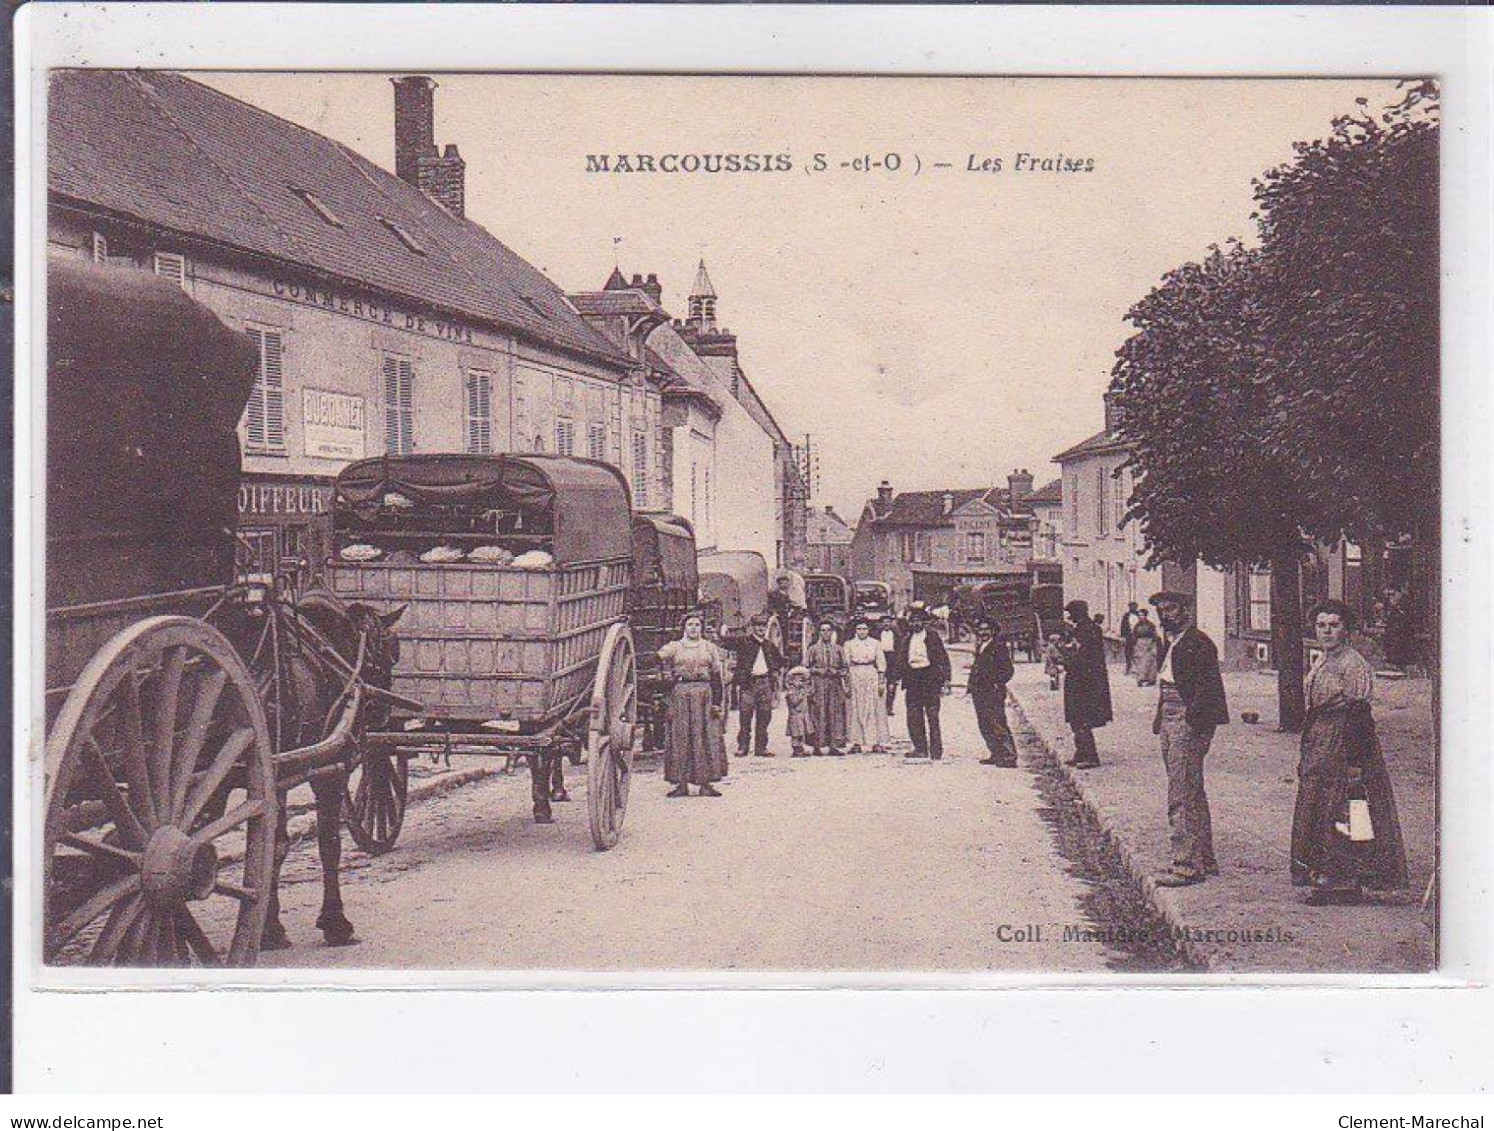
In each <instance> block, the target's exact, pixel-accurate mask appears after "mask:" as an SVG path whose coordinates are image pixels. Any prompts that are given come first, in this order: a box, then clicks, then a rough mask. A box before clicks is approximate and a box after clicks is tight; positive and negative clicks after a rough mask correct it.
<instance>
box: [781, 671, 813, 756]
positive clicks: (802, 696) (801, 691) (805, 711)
mask: <svg viewBox="0 0 1494 1131" xmlns="http://www.w3.org/2000/svg"><path fill="white" fill-rule="evenodd" d="M783 701H784V704H785V705H786V706H787V707H788V736H789V742H790V743H791V744H792V746H793V753H791V754H790V755H789V757H791V758H807V757H809V755H808V753H807V752H806V751H805V749H804V744H805V742H807V741H809V737H810V735H809V726H810V722H809V669H808V668H806V667H804V666H802V665H800V666H799V667H794V668H790V669H789V671H788V675H786V676H785V677H784V681H783Z"/></svg>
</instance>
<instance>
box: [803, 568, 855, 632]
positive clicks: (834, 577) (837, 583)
mask: <svg viewBox="0 0 1494 1131" xmlns="http://www.w3.org/2000/svg"><path fill="white" fill-rule="evenodd" d="M804 590H805V593H806V595H807V601H806V604H807V605H808V607H809V619H810V620H811V621H813V622H814V623H815V624H818V623H820V622H822V621H826V620H829V621H833V622H834V623H835V629H836V632H837V633H839V634H840V636H841V637H842V638H844V637H845V635H846V629H847V626H848V625H849V623H850V621H851V619H852V617H851V584H850V582H848V581H847V580H846V579H845V578H843V577H841V576H840V575H839V574H834V573H809V574H805V575H804Z"/></svg>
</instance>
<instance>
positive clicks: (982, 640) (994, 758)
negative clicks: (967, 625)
mask: <svg viewBox="0 0 1494 1131" xmlns="http://www.w3.org/2000/svg"><path fill="white" fill-rule="evenodd" d="M1015 671H1016V669H1015V668H1014V667H1013V666H1012V654H1011V652H1010V651H1009V650H1008V649H1007V646H1006V641H1005V640H1003V639H1002V638H1001V626H1000V625H999V624H997V623H996V622H995V621H993V620H990V619H989V618H986V617H981V618H980V619H978V620H977V621H976V622H975V659H974V661H973V662H972V663H971V665H970V675H969V677H968V678H967V679H966V681H965V694H967V695H968V696H970V700H971V702H972V703H973V704H974V705H975V721H976V723H977V724H978V725H979V726H980V734H981V737H982V738H984V739H985V740H986V748H987V749H988V750H990V752H991V756H990V757H989V758H982V759H981V760H980V764H981V765H982V766H1007V767H1012V766H1015V765H1016V764H1017V744H1016V743H1015V742H1014V741H1013V740H1012V730H1011V727H1009V726H1008V725H1007V722H1006V685H1007V684H1008V683H1010V682H1011V678H1012V675H1013V674H1014V673H1015Z"/></svg>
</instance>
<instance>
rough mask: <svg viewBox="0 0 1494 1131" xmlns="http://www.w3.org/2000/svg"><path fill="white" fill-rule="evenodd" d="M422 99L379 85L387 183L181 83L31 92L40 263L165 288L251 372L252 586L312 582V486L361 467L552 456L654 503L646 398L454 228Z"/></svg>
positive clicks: (333, 152)
mask: <svg viewBox="0 0 1494 1131" xmlns="http://www.w3.org/2000/svg"><path fill="white" fill-rule="evenodd" d="M435 89H436V84H435V83H434V82H432V81H431V80H429V79H426V78H422V77H409V78H403V79H398V80H396V81H395V84H394V104H395V135H396V150H397V153H396V167H397V169H398V171H399V173H400V174H401V175H395V174H394V173H390V172H388V171H387V170H384V169H381V168H379V167H378V166H377V165H374V164H373V163H372V162H370V161H367V160H365V159H364V158H362V157H360V156H358V155H357V154H356V153H354V152H352V151H351V150H349V149H348V148H346V147H345V146H342V145H340V144H338V143H336V142H334V141H332V140H330V139H328V138H326V137H323V136H321V135H319V134H316V133H314V132H312V131H310V130H306V129H303V128H302V127H300V126H297V125H294V124H292V123H290V122H288V121H285V120H284V119H281V118H278V117H275V116H274V115H272V114H269V113H266V112H264V111H262V110H259V109H257V108H255V107H253V106H250V105H247V104H245V103H243V102H241V101H238V100H237V99H234V98H230V97H228V96H226V95H224V94H221V93H219V92H217V91H215V90H213V89H211V88H210V87H207V86H205V85H203V84H201V83H198V82H194V81H192V80H191V79H188V78H186V77H183V76H181V75H176V74H171V73H166V72H140V71H108V70H88V71H58V72H56V73H55V74H54V75H53V78H52V83H51V91H50V104H49V116H50V123H49V133H48V145H49V172H48V176H49V183H48V189H49V237H48V238H49V242H50V244H51V245H52V247H53V248H55V249H64V250H65V252H66V253H70V254H74V255H78V256H82V257H87V258H92V259H94V260H96V261H98V262H100V263H107V264H112V265H114V266H115V267H117V268H118V269H121V270H127V269H128V270H151V271H155V272H156V273H158V274H162V275H167V276H169V277H170V278H172V279H174V280H176V281H177V282H179V283H180V285H181V286H182V287H183V288H184V289H186V290H187V291H188V292H190V293H191V294H192V296H193V297H194V298H196V299H197V300H198V301H200V302H202V303H203V304H204V305H206V306H207V307H209V308H210V309H212V310H213V311H214V312H215V313H217V314H218V316H219V317H220V318H222V319H223V320H224V321H225V322H226V323H227V324H228V325H230V326H233V327H237V328H239V329H241V330H243V332H244V333H246V334H248V335H249V336H250V338H251V339H252V340H253V341H254V343H255V345H256V346H257V347H258V349H259V350H260V355H261V367H260V374H259V380H258V382H257V383H256V385H255V389H254V393H253V397H252V400H251V402H250V404H249V406H248V408H247V410H246V412H245V414H244V419H243V421H242V422H241V424H240V438H241V443H242V447H243V452H244V471H245V474H244V480H243V488H242V490H241V492H240V512H241V523H240V525H241V531H242V532H243V534H244V536H245V540H246V543H247V544H248V545H249V546H251V547H252V548H253V551H254V553H255V554H256V555H257V556H259V557H260V558H261V559H270V560H261V561H260V562H259V563H258V564H260V565H262V566H269V565H271V564H277V565H283V564H285V563H292V562H294V563H299V564H298V568H299V569H300V570H301V572H302V573H303V575H305V576H306V578H307V579H308V580H309V579H310V578H311V577H312V576H314V575H315V574H316V573H317V571H318V567H319V564H320V563H321V561H322V560H324V557H325V553H326V549H327V545H328V543H327V540H326V536H327V525H328V523H329V521H330V519H329V517H328V510H329V506H328V502H329V499H330V493H331V488H330V485H331V482H332V480H333V477H334V476H335V475H336V474H337V472H338V471H339V470H340V469H341V468H342V467H343V466H345V465H346V464H347V463H348V462H349V461H351V460H355V459H359V458H362V457H364V456H370V455H378V454H381V453H390V454H396V455H404V454H408V453H412V452H414V453H418V452H441V451H474V452H488V451H493V452H498V451H533V450H544V451H552V452H564V453H570V454H575V455H579V456H591V457H594V458H598V459H605V460H607V461H608V462H610V463H613V464H615V465H617V466H618V467H620V468H622V469H623V471H624V472H625V474H626V475H627V476H628V478H629V481H630V484H631V486H632V489H633V492H634V494H635V496H637V498H638V499H639V501H640V502H641V503H644V504H648V503H651V502H652V501H653V500H655V499H660V500H662V499H663V498H664V497H665V495H666V492H665V490H664V485H663V480H662V477H661V466H660V464H661V458H660V452H661V444H660V429H661V418H662V412H663V401H662V397H661V391H660V389H659V388H658V387H657V385H654V384H651V383H650V382H649V381H648V380H647V369H646V367H645V366H643V365H641V364H639V362H638V359H636V358H633V357H630V356H629V355H628V354H627V353H626V351H624V350H622V349H620V348H619V347H618V346H617V345H616V344H615V343H614V342H613V341H612V340H610V339H609V338H608V336H607V335H605V334H603V333H602V332H601V331H600V330H598V329H597V328H596V327H595V326H593V325H592V324H590V323H589V322H588V321H587V320H586V319H584V318H583V317H581V315H580V314H579V313H578V312H577V311H576V310H575V309H574V308H573V307H572V306H571V304H570V303H569V301H568V300H567V298H566V296H565V295H564V294H563V293H562V292H561V291H560V289H559V288H558V287H556V286H555V285H554V284H553V283H552V282H550V281H549V280H548V279H547V278H546V277H545V276H544V275H543V274H542V273H541V272H540V271H538V270H537V269H535V268H534V267H533V266H531V265H530V264H529V263H527V262H525V261H524V260H523V259H522V258H520V257H519V256H518V255H516V254H514V252H512V251H511V250H510V249H509V248H508V247H506V246H505V245H504V244H503V243H501V242H500V241H499V240H498V239H496V238H495V237H494V236H492V235H491V234H490V233H489V232H487V231H486V230H485V229H483V228H482V227H480V226H479V225H477V224H475V223H473V222H472V221H470V220H468V219H466V218H465V217H464V215H463V213H464V210H465V207H466V203H467V201H466V199H465V191H464V186H463V180H464V176H465V167H464V165H463V164H462V160H461V158H460V156H459V154H458V153H457V151H456V149H455V147H453V146H447V147H446V149H445V150H444V151H443V152H438V150H437V147H436V144H435V140H434V120H433V113H434V92H435Z"/></svg>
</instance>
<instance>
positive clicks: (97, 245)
mask: <svg viewBox="0 0 1494 1131" xmlns="http://www.w3.org/2000/svg"><path fill="white" fill-rule="evenodd" d="M93 261H94V262H95V263H108V262H109V241H108V239H106V238H105V237H104V234H103V233H102V232H94V233H93Z"/></svg>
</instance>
